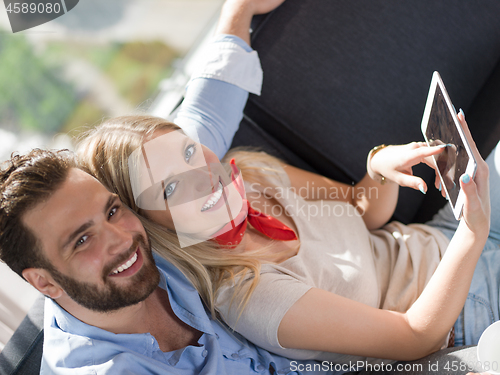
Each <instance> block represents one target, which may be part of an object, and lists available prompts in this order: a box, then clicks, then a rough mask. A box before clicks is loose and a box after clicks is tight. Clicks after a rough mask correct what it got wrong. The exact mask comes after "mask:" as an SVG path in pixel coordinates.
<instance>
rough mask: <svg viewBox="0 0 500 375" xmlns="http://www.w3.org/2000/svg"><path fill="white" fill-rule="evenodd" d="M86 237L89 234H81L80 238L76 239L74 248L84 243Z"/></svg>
mask: <svg viewBox="0 0 500 375" xmlns="http://www.w3.org/2000/svg"><path fill="white" fill-rule="evenodd" d="M88 238H89V236H81V237H80V239H79V240H78V241H76V243H75V248H76V247H78V246H81V245H83V244H84V243H85V241H87V239H88Z"/></svg>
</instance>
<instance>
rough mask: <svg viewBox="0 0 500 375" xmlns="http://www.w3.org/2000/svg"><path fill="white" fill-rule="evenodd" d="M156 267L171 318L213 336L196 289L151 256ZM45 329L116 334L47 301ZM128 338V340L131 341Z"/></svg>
mask: <svg viewBox="0 0 500 375" xmlns="http://www.w3.org/2000/svg"><path fill="white" fill-rule="evenodd" d="M153 256H154V259H155V262H156V266H157V267H158V270H159V271H160V283H159V286H160V287H161V288H162V289H164V290H166V291H167V293H168V297H169V301H170V305H171V307H172V310H173V311H174V313H175V315H176V316H177V317H178V318H179V319H180V320H182V321H183V322H184V323H186V324H188V325H190V326H191V327H193V328H195V329H197V330H199V331H201V332H204V333H207V334H210V335H214V334H215V332H214V329H213V327H212V324H211V320H210V318H209V314H208V312H207V311H206V309H205V307H204V305H203V303H202V301H201V298H200V296H199V294H198V292H197V290H196V289H195V288H194V287H193V286H192V284H191V283H190V282H189V280H188V279H187V278H186V277H185V276H184V274H183V273H182V272H180V271H179V270H178V269H177V268H176V267H174V266H173V265H172V264H171V263H170V262H168V261H166V260H165V259H163V258H162V257H160V256H158V255H156V254H154V255H153ZM45 312H46V313H45V327H47V328H48V327H52V326H54V325H55V326H56V328H59V329H61V330H63V331H65V332H71V333H73V334H76V335H81V336H86V337H89V338H92V339H97V340H105V341H115V340H116V339H117V338H118V337H117V336H120V335H117V334H114V333H112V332H109V331H106V330H103V329H101V328H98V327H94V326H91V325H88V324H86V323H84V322H82V321H81V320H79V319H77V318H75V317H74V316H73V315H71V314H70V313H68V312H67V311H66V310H64V309H63V308H62V307H60V306H59V305H58V304H57V303H56V302H54V301H53V300H51V299H49V298H47V299H46V302H45ZM129 336H137V337H138V338H139V337H144V336H148V337H151V335H150V334H149V333H147V334H130V335H129ZM131 339H132V337H129V340H131Z"/></svg>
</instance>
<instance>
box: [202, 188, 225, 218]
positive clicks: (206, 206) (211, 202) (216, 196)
mask: <svg viewBox="0 0 500 375" xmlns="http://www.w3.org/2000/svg"><path fill="white" fill-rule="evenodd" d="M223 189H224V187H223V186H222V182H220V181H219V187H218V188H217V191H216V192H215V193H213V194H212V197H211V198H210V199H209V200H208V201H207V203H205V204H204V205H203V207H202V208H201V212H203V211H206V210H208V209H209V208H212V207H213V206H214V205H215V204H216V203H217V202H218V201H219V199H220V197H222V190H223Z"/></svg>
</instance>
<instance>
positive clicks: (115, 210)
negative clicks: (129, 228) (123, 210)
mask: <svg viewBox="0 0 500 375" xmlns="http://www.w3.org/2000/svg"><path fill="white" fill-rule="evenodd" d="M118 209H119V207H118V206H116V207H113V208H112V209H111V210H110V211H109V214H108V218H111V217H112V216H114V215H116V213H117V212H118Z"/></svg>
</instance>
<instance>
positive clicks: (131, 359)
mask: <svg viewBox="0 0 500 375" xmlns="http://www.w3.org/2000/svg"><path fill="white" fill-rule="evenodd" d="M281 2H282V0H267V1H264V0H228V1H227V2H226V4H225V6H224V9H223V12H222V16H221V21H220V24H219V28H218V33H219V34H230V35H233V36H236V37H240V38H241V39H243V40H246V41H247V42H248V41H249V40H248V35H247V34H248V29H249V23H250V20H251V17H252V16H253V15H254V14H257V13H261V12H266V11H269V10H271V9H272V8H273V7H275V6H277V5H279V4H280V3H281ZM222 50H226V48H222ZM240 52H241V51H240ZM240 52H238V49H237V48H236V52H235V53H236V55H238V54H239V53H240ZM224 53H225V52H221V55H224ZM224 56H226V57H227V56H228V55H224ZM229 56H232V55H231V54H230V55H229ZM229 60H231V59H229ZM209 61H212V62H213V60H210V59H209ZM210 64H211V63H208V65H210ZM212 69H213V67H212ZM215 69H217V67H216V68H215ZM203 72H204V73H201V75H200V77H209V78H210V77H211V75H210V72H209V73H207V70H206V69H205V70H203ZM212 73H213V75H214V76H217V72H215V73H214V72H213V71H212ZM230 76H231V75H230ZM235 76H237V74H236V75H235ZM226 78H227V77H226ZM233 78H234V76H233ZM227 81H229V83H231V82H230V81H231V79H229V80H227ZM227 81H226V82H225V83H222V84H227V83H228V82H227ZM212 83H213V82H212ZM206 84H207V81H206V80H204V79H199V80H196V81H193V82H192V83H191V85H190V89H189V90H191V95H190V93H189V92H188V94H187V99H188V100H187V101H188V102H189V100H190V99H189V98H190V97H191V96H192V92H193V88H196V87H197V85H199V86H201V88H199V89H200V91H201V92H203V90H205V89H206V87H204V85H206ZM238 84H240V86H239V88H238V89H236V90H242V88H241V86H242V85H241V82H239V83H236V85H237V86H238ZM243 86H244V85H243ZM195 96H196V95H195ZM191 100H193V101H195V102H196V100H197V99H196V98H191ZM240 101H241V95H240ZM243 104H244V102H243ZM243 104H242V105H243ZM241 109H242V108H240V109H239V111H240V112H241ZM184 111H185V112H186V113H187V114H186V115H184V117H182V116H181V119H180V121H179V122H181V123H182V122H183V121H185V122H186V123H185V127H186V128H187V129H186V131H189V130H188V129H189V127H190V126H193V127H194V128H196V129H198V130H200V133H201V138H202V139H205V141H206V142H207V143H210V142H211V140H210V134H209V133H210V132H213V131H215V132H217V129H215V130H213V129H212V128H210V126H204V125H202V124H200V122H199V121H197V120H196V117H197V116H199V112H196V111H194V110H191V109H189V105H188V108H187V109H186V108H185V109H184ZM181 112H182V111H181ZM190 124H191V125H190ZM234 130H236V129H234ZM204 132H205V133H204ZM203 134H205V135H203ZM220 139H221V137H220V136H217V135H214V136H213V137H212V143H214V144H216V145H217V144H220V143H221V141H219V140H220ZM212 147H213V145H212ZM213 148H215V149H217V147H213ZM223 149H224V142H223V141H222V146H221V147H219V154H220V152H222V151H224V150H223ZM0 191H1V197H2V198H1V202H0V255H1V258H2V260H4V261H5V262H6V263H7V264H8V265H9V266H10V267H11V268H12V269H13V270H14V271H15V272H17V273H18V274H20V275H22V276H23V277H24V278H25V279H26V280H27V281H28V282H30V284H32V285H33V286H34V287H35V288H37V289H38V290H39V291H40V292H42V293H43V294H44V295H46V296H47V297H49V298H48V299H47V301H46V307H45V342H44V356H43V360H42V369H41V372H42V373H43V374H47V373H61V374H66V373H75V374H87V373H89V374H103V373H108V374H123V373H125V374H127V373H129V374H144V373H151V374H157V373H163V374H166V373H175V374H214V375H215V374H217V375H219V374H221V375H222V374H230V375H235V374H238V375H239V374H252V373H267V374H287V373H300V372H293V371H295V370H298V369H299V368H303V369H313V368H314V369H315V370H316V371H308V372H307V373H326V370H325V368H324V367H321V368H320V367H318V363H314V362H312V361H299V362H297V361H295V362H291V361H290V360H289V359H286V358H283V357H280V356H277V355H272V354H270V353H268V352H267V351H265V350H263V349H260V348H258V347H256V346H254V345H253V344H251V343H250V342H248V341H246V340H245V339H244V338H242V337H240V336H237V335H236V334H235V333H233V332H232V331H230V330H229V329H228V328H227V327H226V326H225V325H223V324H222V323H220V322H219V321H217V320H216V319H213V318H211V317H210V316H209V314H208V313H207V312H206V310H205V308H204V306H203V304H202V302H201V300H200V298H199V296H198V293H197V292H196V290H195V289H194V288H193V286H192V285H191V284H190V283H189V282H188V281H187V279H186V278H185V277H184V276H183V274H182V273H181V272H180V271H179V270H177V269H175V268H174V267H173V266H172V265H171V264H170V263H168V262H166V261H165V260H163V259H161V258H159V257H154V256H153V254H152V252H151V248H150V245H149V241H148V237H147V235H146V232H145V231H144V228H143V227H142V225H141V223H140V221H139V219H138V218H137V217H136V216H135V215H134V214H133V213H132V212H131V211H129V210H128V208H127V207H125V206H123V205H122V204H121V202H120V201H119V199H118V198H117V197H116V196H115V195H114V194H112V193H110V192H109V191H108V190H106V189H105V188H104V186H103V185H102V184H100V183H99V182H98V181H97V180H95V179H94V178H93V177H91V176H90V175H88V174H86V173H85V172H83V171H81V170H80V169H78V168H77V164H76V162H75V161H74V160H73V159H72V157H71V156H70V155H68V154H65V153H52V152H49V151H41V150H35V151H33V152H32V153H30V154H28V155H26V156H16V157H13V158H12V160H10V161H9V162H8V165H7V167H6V168H5V169H4V170H2V172H1V173H0Z"/></svg>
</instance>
